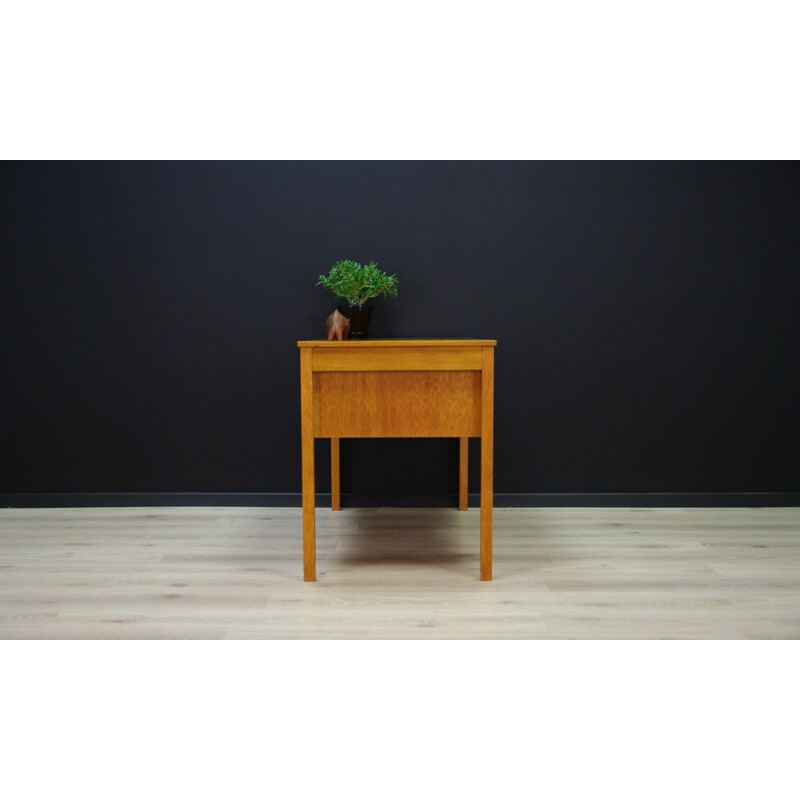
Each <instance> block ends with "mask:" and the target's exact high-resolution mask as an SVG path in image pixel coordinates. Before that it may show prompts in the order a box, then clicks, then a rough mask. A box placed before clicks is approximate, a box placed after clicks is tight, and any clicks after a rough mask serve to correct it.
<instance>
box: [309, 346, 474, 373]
mask: <svg viewBox="0 0 800 800" xmlns="http://www.w3.org/2000/svg"><path fill="white" fill-rule="evenodd" d="M482 350H483V348H481V347H448V346H440V347H432V346H430V345H427V346H420V345H409V346H408V347H403V348H398V347H369V348H361V347H328V348H325V349H321V348H313V349H312V351H311V352H312V353H313V354H314V355H313V358H312V362H311V364H312V368H313V370H314V372H353V371H364V370H391V371H400V370H452V369H459V370H464V369H480V368H481V355H482Z"/></svg>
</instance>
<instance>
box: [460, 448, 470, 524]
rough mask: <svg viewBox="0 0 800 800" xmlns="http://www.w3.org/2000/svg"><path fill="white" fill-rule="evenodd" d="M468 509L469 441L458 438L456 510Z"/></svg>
mask: <svg viewBox="0 0 800 800" xmlns="http://www.w3.org/2000/svg"><path fill="white" fill-rule="evenodd" d="M468 507H469V439H468V438H467V437H466V436H460V437H459V440H458V510H459V511H466V510H467V508H468Z"/></svg>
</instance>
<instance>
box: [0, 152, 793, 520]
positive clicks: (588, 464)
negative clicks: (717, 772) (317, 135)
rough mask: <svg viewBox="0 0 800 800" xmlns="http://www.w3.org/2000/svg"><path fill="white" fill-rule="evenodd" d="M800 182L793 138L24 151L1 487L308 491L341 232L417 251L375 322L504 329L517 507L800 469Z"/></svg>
mask: <svg viewBox="0 0 800 800" xmlns="http://www.w3.org/2000/svg"><path fill="white" fill-rule="evenodd" d="M798 189H800V168H799V167H798V164H797V163H774V162H757V163H739V162H734V163H729V162H728V163H726V162H711V163H702V162H689V163H681V162H656V163H647V162H621V163H620V162H600V163H592V162H566V163H558V162H544V163H536V162H367V163H360V162H258V163H241V162H222V163H213V162H177V163H176V162H156V163H147V162H144V163H140V162H121V163H114V162H77V163H71V162H64V163H41V162H31V163H4V164H3V165H2V166H0V212H2V234H1V235H0V259H1V263H2V272H3V283H2V286H3V304H2V306H3V308H2V323H1V324H0V332H2V343H3V348H4V349H3V368H2V377H1V378H0V380H1V381H2V391H1V393H0V398H1V400H2V424H3V438H2V441H0V445H2V452H0V493H3V494H4V495H5V498H6V500H7V501H8V502H9V504H10V503H11V502H13V499H14V496H15V495H16V496H17V498H19V496H21V495H22V494H24V493H51V494H52V493H85V492H89V493H97V492H110V493H118V492H141V493H154V492H171V493H172V492H197V493H205V494H209V493H275V498H276V500H280V499H281V498H282V499H283V500H284V501H287V502H294V500H295V499H296V501H297V502H298V503H299V494H298V493H299V491H300V447H299V444H300V419H299V370H298V365H299V357H298V351H297V347H296V342H297V340H298V339H307V338H321V337H322V336H324V320H325V317H326V315H327V314H328V313H329V312H330V311H331V310H332V309H333V307H334V305H335V301H334V299H333V296H332V295H330V294H328V293H327V292H325V291H324V290H323V289H321V288H317V287H315V286H314V284H315V282H316V279H317V276H318V275H319V274H320V273H322V272H326V271H327V269H328V268H329V267H330V266H331V265H332V264H333V262H334V261H336V260H337V259H340V258H352V259H355V260H357V261H361V262H362V263H363V262H366V261H370V260H375V261H377V262H378V264H379V266H380V267H381V268H382V269H385V270H386V271H388V272H390V273H397V275H398V277H399V281H400V294H399V297H398V298H397V299H391V300H377V301H375V302H374V305H375V308H374V313H373V321H372V327H371V335H372V336H374V337H394V336H400V337H476V338H495V339H497V340H498V347H497V352H496V370H497V373H496V423H495V429H496V441H495V448H496V449H495V490H496V492H497V493H498V504H500V505H502V502H503V500H502V495H508V496H509V497H510V496H512V495H517V496H518V497H517V500H518V501H519V496H520V495H543V494H546V493H629V494H630V493H634V494H636V493H652V492H657V493H665V492H673V493H695V492H696V493H731V492H733V493H745V492H772V493H776V492H797V491H798V490H800V450H799V449H798V445H800V425H799V424H798V409H800V371H798V357H799V356H800V314H798V288H800V280H798V266H799V265H800V225H799V223H800V193H799V192H798ZM477 450H478V447H477V444H475V445H473V447H472V453H471V464H472V475H471V479H470V487H471V489H472V490H473V491H476V490H477V488H478V470H477V465H478V461H477ZM317 452H318V457H319V458H320V459H321V460H322V464H320V466H319V467H318V480H319V484H318V488H319V489H320V490H321V491H324V490H325V489H326V488H327V487H328V486H329V482H328V481H329V477H328V466H327V452H328V451H327V445H326V443H324V442H320V443H318V451H317ZM342 458H343V463H342V489H343V492H345V499H347V496H348V495H349V496H350V497H351V499H353V498H360V499H361V501H363V499H364V496H376V497H378V496H380V497H381V502H391V501H392V498H391V497H389V498H388V500H387V496H389V495H397V497H396V501H397V503H398V504H400V503H404V502H409V498H413V499H414V502H417V501H423V502H427V501H430V502H432V503H434V504H435V503H438V502H450V500H451V499H452V495H453V493H454V492H455V491H456V489H457V443H456V442H455V441H450V440H373V441H364V440H362V441H347V442H343V447H342ZM41 496H42V497H45V496H46V495H41ZM9 498H11V499H10V500H9ZM287 498H288V500H287ZM267 500H268V499H267ZM566 502H567V501H566V500H565V503H566ZM531 503H532V504H535V498H531ZM265 504H266V501H265Z"/></svg>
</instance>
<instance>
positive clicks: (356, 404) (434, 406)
mask: <svg viewBox="0 0 800 800" xmlns="http://www.w3.org/2000/svg"><path fill="white" fill-rule="evenodd" d="M314 435H315V436H317V437H321V438H333V437H343V438H346V437H398V436H400V437H405V436H408V437H421V436H450V437H461V436H480V435H481V373H480V372H463V371H457V372H455V371H446V372H445V371H442V372H391V371H390V372H319V373H314Z"/></svg>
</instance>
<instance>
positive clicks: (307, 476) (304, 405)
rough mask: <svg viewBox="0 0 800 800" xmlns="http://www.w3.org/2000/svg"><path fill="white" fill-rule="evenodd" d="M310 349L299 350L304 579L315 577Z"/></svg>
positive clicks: (312, 413) (312, 402)
mask: <svg viewBox="0 0 800 800" xmlns="http://www.w3.org/2000/svg"><path fill="white" fill-rule="evenodd" d="M312 387H313V373H312V372H311V351H310V350H301V351H300V428H301V434H300V436H301V443H300V446H301V453H300V457H301V464H302V467H301V468H302V473H303V475H302V486H303V579H304V580H307V581H313V580H314V579H315V576H316V552H317V548H316V536H315V525H316V513H315V509H314V501H315V497H314V491H315V487H314V400H313V393H312Z"/></svg>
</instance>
